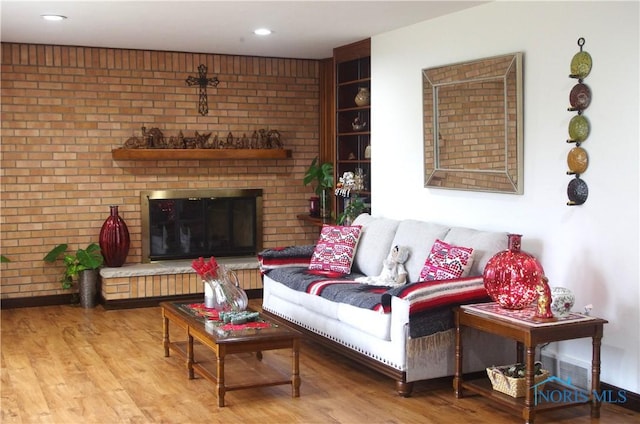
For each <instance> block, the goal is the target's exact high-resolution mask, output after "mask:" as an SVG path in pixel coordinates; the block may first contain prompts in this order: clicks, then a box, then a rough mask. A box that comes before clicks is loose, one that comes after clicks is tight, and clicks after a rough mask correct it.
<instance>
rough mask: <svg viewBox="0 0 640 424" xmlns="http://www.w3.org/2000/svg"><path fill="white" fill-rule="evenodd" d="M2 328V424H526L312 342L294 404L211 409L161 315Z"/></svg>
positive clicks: (8, 320) (267, 356) (258, 399)
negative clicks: (408, 385)
mask: <svg viewBox="0 0 640 424" xmlns="http://www.w3.org/2000/svg"><path fill="white" fill-rule="evenodd" d="M253 302H255V301H253ZM1 321H2V334H1V336H2V363H1V367H2V368H1V370H2V374H1V384H2V389H1V402H2V403H1V412H2V413H1V422H2V423H65V424H66V423H80V422H83V423H218V422H220V423H222V422H224V423H460V422H469V423H474V424H475V423H487V424H489V423H490V424H501V423H509V424H511V423H517V422H522V420H521V418H520V416H519V415H516V414H512V413H511V412H506V411H502V410H500V409H497V408H495V407H494V406H493V405H491V404H490V403H489V402H488V401H486V400H484V399H482V398H480V397H467V398H463V399H455V397H454V395H453V389H452V387H451V381H450V380H449V379H447V380H446V381H438V382H435V383H429V384H424V383H423V384H417V385H416V387H415V389H414V394H413V396H412V397H410V398H402V397H399V396H398V395H397V394H396V393H395V391H394V382H393V381H391V379H389V378H387V377H384V376H382V375H380V374H378V373H375V372H373V371H370V370H368V369H366V368H363V367H361V366H359V365H358V364H357V363H355V362H353V361H350V360H348V359H345V358H344V357H342V356H340V355H337V354H335V353H333V352H332V351H330V350H327V349H325V348H324V347H321V346H319V345H317V344H314V343H311V342H308V341H305V342H303V343H302V346H301V355H300V375H301V378H302V386H301V388H300V397H299V398H292V397H291V388H290V387H289V386H275V387H266V388H259V389H252V390H242V391H233V392H229V393H227V395H226V397H225V400H226V404H227V406H226V407H224V408H218V407H217V406H216V398H215V393H214V387H213V385H212V384H211V383H210V382H208V381H207V380H204V379H202V378H196V379H194V380H188V379H187V370H186V367H185V364H184V362H183V361H181V360H179V359H178V358H177V357H175V356H172V357H169V358H165V357H164V353H163V347H162V320H161V316H160V308H158V307H153V308H141V309H126V310H110V311H106V310H104V309H103V308H102V307H100V306H99V307H97V308H95V309H89V310H84V309H82V308H80V307H76V306H47V307H38V308H23V309H9V310H3V311H1ZM171 331H172V334H173V335H177V334H178V330H177V329H174V328H172V329H171ZM289 354H290V353H289V352H287V351H275V352H265V353H264V359H263V362H264V364H260V363H257V362H256V361H255V359H254V358H253V357H252V356H250V355H244V356H241V357H239V358H237V359H235V361H237V362H236V363H235V364H231V365H229V367H228V368H227V372H228V373H231V372H232V371H233V370H232V368H236V370H237V372H236V373H235V375H236V378H246V377H250V376H251V373H252V372H256V371H257V369H258V368H260V367H263V366H265V365H270V366H273V367H275V368H277V369H281V370H282V371H283V372H285V373H287V372H289V367H290V358H289V356H288V355H289ZM197 357H198V356H197V354H196V358H197ZM639 420H640V414H638V413H633V412H631V411H629V410H626V409H623V408H621V407H619V406H615V405H611V404H604V405H603V408H602V416H601V418H600V420H599V421H598V420H591V419H590V417H589V408H588V407H587V406H581V407H577V408H572V409H569V410H562V411H553V412H547V413H544V414H539V415H538V416H537V417H536V423H540V424H542V423H571V424H574V423H591V422H600V423H614V422H615V423H622V424H624V423H637V422H638V421H639Z"/></svg>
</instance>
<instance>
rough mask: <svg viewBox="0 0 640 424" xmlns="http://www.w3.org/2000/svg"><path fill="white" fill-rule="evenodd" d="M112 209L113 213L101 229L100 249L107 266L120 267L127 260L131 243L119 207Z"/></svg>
mask: <svg viewBox="0 0 640 424" xmlns="http://www.w3.org/2000/svg"><path fill="white" fill-rule="evenodd" d="M110 208H111V213H110V215H109V217H108V218H107V219H106V221H104V224H102V228H101V229H100V249H101V250H102V256H104V263H105V265H107V266H110V267H119V266H122V265H123V264H124V261H125V260H126V259H127V254H128V253H129V244H130V243H131V241H130V239H129V229H128V228H127V224H126V223H125V222H124V220H123V219H122V218H121V217H120V215H118V207H117V206H110Z"/></svg>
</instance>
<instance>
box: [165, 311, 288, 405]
mask: <svg viewBox="0 0 640 424" xmlns="http://www.w3.org/2000/svg"><path fill="white" fill-rule="evenodd" d="M186 305H188V303H179V302H178V303H175V302H162V303H160V307H161V308H162V330H163V338H162V343H163V345H164V356H165V357H167V356H169V351H170V350H173V351H174V352H176V353H178V354H179V355H180V356H182V357H184V358H186V361H187V370H188V376H189V379H193V378H194V371H195V372H197V373H198V374H199V375H201V376H202V377H204V378H206V379H207V380H209V381H212V382H214V383H216V393H217V396H218V406H224V395H225V393H226V392H228V391H232V390H241V389H251V388H255V387H265V386H276V385H283V384H291V396H292V397H298V396H300V371H299V337H300V333H298V332H296V331H295V330H293V329H291V328H289V327H287V326H284V325H282V324H280V323H277V324H276V323H274V322H272V321H269V320H268V319H266V318H265V317H264V316H262V315H261V316H260V318H261V320H262V321H265V322H268V323H269V324H271V326H270V327H268V328H245V329H240V330H230V331H222V330H221V329H220V328H219V326H214V325H211V324H213V322H209V323H208V320H207V319H206V318H204V317H202V316H199V315H198V314H197V313H194V312H193V311H191V310H190V309H189V308H188V307H186ZM169 322H171V323H172V324H175V325H176V326H178V327H180V328H182V329H184V330H185V331H186V336H187V340H186V341H179V342H172V341H171V340H170V339H169ZM194 339H195V340H197V341H198V342H199V343H200V344H202V345H203V346H206V347H207V348H208V349H210V350H211V351H213V353H214V355H215V369H214V370H211V367H209V368H208V367H206V366H204V365H203V364H202V363H201V362H198V361H197V360H196V359H195V358H194V343H193V341H194ZM276 349H291V376H290V377H289V378H287V379H275V380H269V381H266V382H265V381H252V382H250V383H246V382H245V383H243V384H235V385H228V384H226V383H225V358H226V356H227V355H231V354H238V353H247V352H256V357H257V359H258V360H259V361H261V360H262V351H265V350H276ZM251 377H255V380H258V377H259V376H251Z"/></svg>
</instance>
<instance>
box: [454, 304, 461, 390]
mask: <svg viewBox="0 0 640 424" xmlns="http://www.w3.org/2000/svg"><path fill="white" fill-rule="evenodd" d="M459 314H460V312H459V311H458V310H456V311H455V313H454V316H455V325H456V372H455V375H454V377H453V391H454V393H455V395H456V398H458V399H459V398H461V397H462V329H461V328H460V319H459Z"/></svg>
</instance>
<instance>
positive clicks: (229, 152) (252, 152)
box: [111, 148, 291, 160]
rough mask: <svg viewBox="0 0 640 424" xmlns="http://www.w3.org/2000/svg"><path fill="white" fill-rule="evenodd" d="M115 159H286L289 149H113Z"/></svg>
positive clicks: (288, 155) (289, 154)
mask: <svg viewBox="0 0 640 424" xmlns="http://www.w3.org/2000/svg"><path fill="white" fill-rule="evenodd" d="M111 156H112V157H113V159H115V160H214V159H286V158H290V157H291V150H289V149H123V148H119V149H113V150H112V151H111Z"/></svg>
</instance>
